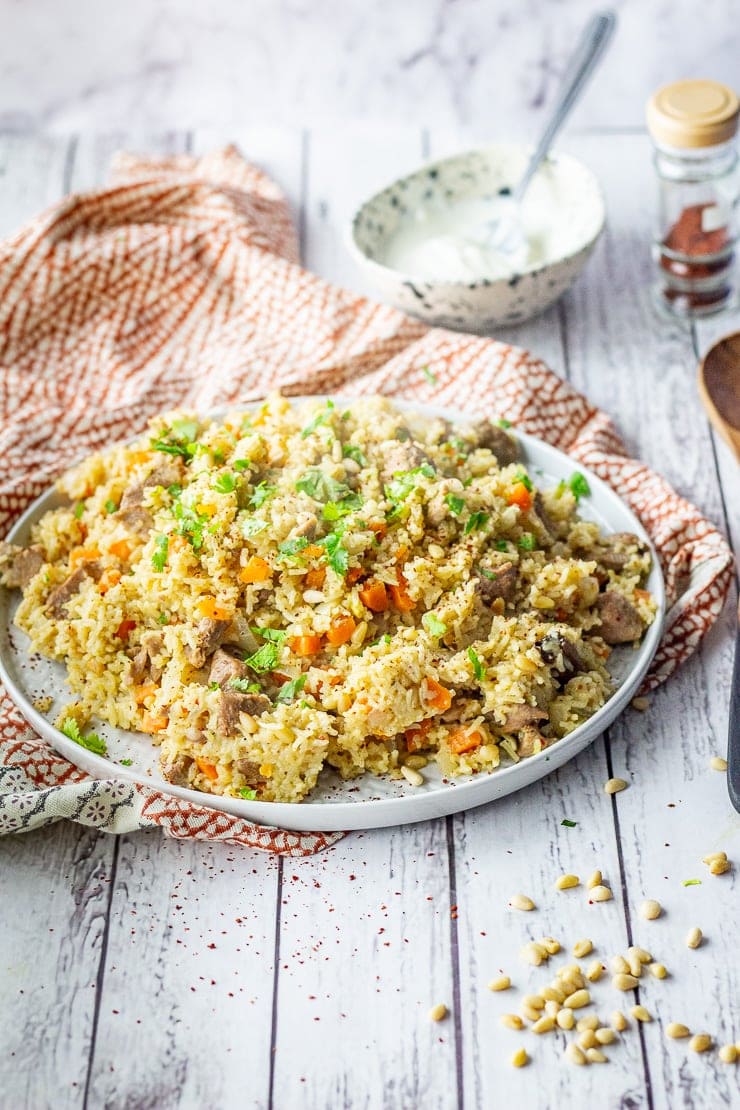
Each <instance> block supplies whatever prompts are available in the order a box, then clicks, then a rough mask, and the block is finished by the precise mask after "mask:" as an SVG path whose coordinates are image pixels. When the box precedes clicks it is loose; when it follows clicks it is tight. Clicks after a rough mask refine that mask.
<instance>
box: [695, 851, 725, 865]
mask: <svg viewBox="0 0 740 1110" xmlns="http://www.w3.org/2000/svg"><path fill="white" fill-rule="evenodd" d="M716 859H727V852H710V853H709V855H708V856H702V860H701V862H702V863H707V864H709V863H714V861H715V860H716Z"/></svg>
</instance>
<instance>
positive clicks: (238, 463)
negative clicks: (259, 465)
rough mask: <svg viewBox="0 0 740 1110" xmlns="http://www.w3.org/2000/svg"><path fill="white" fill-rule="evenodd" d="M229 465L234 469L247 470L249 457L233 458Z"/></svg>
mask: <svg viewBox="0 0 740 1110" xmlns="http://www.w3.org/2000/svg"><path fill="white" fill-rule="evenodd" d="M231 465H232V466H233V468H234V470H249V468H250V466H251V465H252V463H251V461H250V460H249V459H234V461H233V462H232V464H231Z"/></svg>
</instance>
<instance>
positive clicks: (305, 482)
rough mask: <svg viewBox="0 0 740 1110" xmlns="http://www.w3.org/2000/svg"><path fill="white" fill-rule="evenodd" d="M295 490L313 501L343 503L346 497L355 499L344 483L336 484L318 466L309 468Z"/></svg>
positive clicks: (354, 495) (333, 479)
mask: <svg viewBox="0 0 740 1110" xmlns="http://www.w3.org/2000/svg"><path fill="white" fill-rule="evenodd" d="M295 488H296V489H297V490H300V491H301V493H306V494H308V496H309V497H312V498H313V499H314V501H323V502H327V501H344V499H345V498H347V497H357V494H353V493H352V490H351V489H350V488H349V486H348V485H347V484H346V483H345V482H338V481H337V480H336V478H332V477H331V475H330V474H325V473H324V471H323V470H322V469H321V467H320V466H310V467H309V468H308V470H307V471H306V473H305V474H303V475H302V476H301V477H300V478H299V479H298V481H297V482H296V484H295Z"/></svg>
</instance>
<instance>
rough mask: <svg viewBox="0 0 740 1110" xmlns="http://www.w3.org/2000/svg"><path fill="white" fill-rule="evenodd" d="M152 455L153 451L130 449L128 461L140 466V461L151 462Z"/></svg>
mask: <svg viewBox="0 0 740 1110" xmlns="http://www.w3.org/2000/svg"><path fill="white" fill-rule="evenodd" d="M152 455H153V452H152V451H129V453H128V461H129V462H130V463H131V465H132V466H139V464H140V463H145V462H149V460H150V459H151V458H152Z"/></svg>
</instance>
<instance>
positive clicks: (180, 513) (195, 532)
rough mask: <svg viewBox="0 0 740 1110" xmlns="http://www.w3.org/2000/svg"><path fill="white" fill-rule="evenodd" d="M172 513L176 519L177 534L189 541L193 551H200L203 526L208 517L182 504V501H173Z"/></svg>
mask: <svg viewBox="0 0 740 1110" xmlns="http://www.w3.org/2000/svg"><path fill="white" fill-rule="evenodd" d="M172 515H173V516H174V518H175V520H176V521H177V533H178V535H180V536H184V537H185V538H186V539H187V540H188V541H189V543H190V546H191V547H192V549H193V551H200V549H201V547H202V546H203V528H204V527H205V525H206V524H207V523H208V517H207V516H205V515H204V514H203V513H199V512H197V511H196V510H195V509H191V508H189V507H188V506H187V505H183V503H182V501H175V502H174V504H173V506H172Z"/></svg>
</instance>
